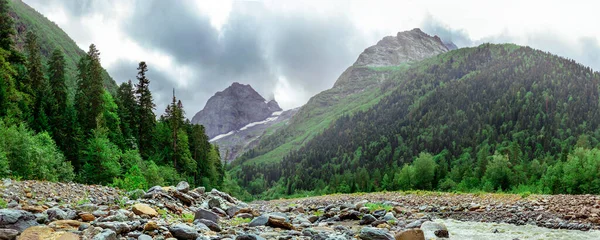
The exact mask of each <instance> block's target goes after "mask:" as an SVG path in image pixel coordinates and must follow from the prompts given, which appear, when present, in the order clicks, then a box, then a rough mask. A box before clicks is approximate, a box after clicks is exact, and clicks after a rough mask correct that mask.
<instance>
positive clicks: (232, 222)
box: [229, 217, 252, 226]
mask: <svg viewBox="0 0 600 240" xmlns="http://www.w3.org/2000/svg"><path fill="white" fill-rule="evenodd" d="M250 221H252V220H251V219H250V218H239V217H236V218H233V219H231V220H229V224H230V225H231V226H239V225H242V224H245V223H249V222H250Z"/></svg>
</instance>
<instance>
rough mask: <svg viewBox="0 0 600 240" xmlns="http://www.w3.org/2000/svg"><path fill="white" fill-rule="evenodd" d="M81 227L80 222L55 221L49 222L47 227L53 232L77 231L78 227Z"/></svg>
mask: <svg viewBox="0 0 600 240" xmlns="http://www.w3.org/2000/svg"><path fill="white" fill-rule="evenodd" d="M80 225H81V222H80V221H76V220H56V221H54V222H51V223H50V224H48V227H51V228H53V229H55V230H59V229H60V230H71V231H74V230H77V229H79V226H80Z"/></svg>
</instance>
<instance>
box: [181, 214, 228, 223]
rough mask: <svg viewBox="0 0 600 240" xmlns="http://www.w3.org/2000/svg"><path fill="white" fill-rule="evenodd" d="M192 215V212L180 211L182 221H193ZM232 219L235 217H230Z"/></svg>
mask: <svg viewBox="0 0 600 240" xmlns="http://www.w3.org/2000/svg"><path fill="white" fill-rule="evenodd" d="M194 217H195V216H194V214H193V213H182V214H181V219H183V221H184V222H188V223H191V222H193V221H194ZM234 220H235V218H234V219H232V221H234Z"/></svg>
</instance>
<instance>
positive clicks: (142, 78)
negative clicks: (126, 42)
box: [135, 62, 156, 158]
mask: <svg viewBox="0 0 600 240" xmlns="http://www.w3.org/2000/svg"><path fill="white" fill-rule="evenodd" d="M137 70H138V75H137V77H136V78H137V80H138V83H137V84H136V85H135V87H136V89H135V94H136V98H137V102H138V109H137V110H138V113H137V120H138V123H137V139H138V147H139V150H140V154H141V155H142V157H144V158H147V157H148V156H150V154H151V152H152V150H151V149H152V133H153V130H154V126H155V124H156V115H154V112H153V110H154V109H155V108H156V105H154V102H153V100H152V93H151V92H150V88H149V85H150V80H149V79H148V78H147V77H146V72H148V66H147V65H146V62H140V64H139V66H138V68H137Z"/></svg>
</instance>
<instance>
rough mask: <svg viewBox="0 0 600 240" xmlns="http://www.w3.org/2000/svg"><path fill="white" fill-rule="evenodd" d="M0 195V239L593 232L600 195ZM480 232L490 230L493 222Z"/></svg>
mask: <svg viewBox="0 0 600 240" xmlns="http://www.w3.org/2000/svg"><path fill="white" fill-rule="evenodd" d="M0 193H1V195H0V196H1V197H2V199H3V200H4V202H5V206H3V209H0V240H2V239H62V240H68V239H94V240H96V239H97V240H103V239H104V240H114V239H138V240H150V239H241V240H245V239H340V240H341V239H404V240H412V239H434V238H435V239H439V238H447V237H451V238H452V236H453V231H454V232H455V236H464V234H465V231H462V230H461V229H458V228H460V226H463V225H464V224H463V225H461V224H454V222H452V224H449V226H450V228H447V227H446V226H445V225H444V222H443V221H440V220H436V219H456V220H462V221H476V222H494V223H508V224H511V225H510V226H518V225H527V226H539V227H543V228H545V229H571V230H578V231H579V232H580V231H588V230H593V233H594V234H597V233H598V232H597V231H595V230H594V229H599V228H600V221H598V213H599V212H600V198H598V196H592V195H581V196H569V195H556V196H546V195H532V196H519V195H508V194H450V193H422V192H415V193H412V194H406V193H397V192H391V193H370V194H340V195H329V196H321V197H310V198H301V199H286V200H273V201H256V202H252V203H244V202H242V201H239V200H237V199H235V198H233V197H231V196H230V195H228V194H227V193H224V192H220V191H218V190H216V189H212V190H206V189H204V188H202V187H200V188H195V189H190V187H189V185H188V184H187V183H185V182H181V183H179V184H178V185H177V186H170V187H161V186H155V187H152V188H150V189H148V190H146V191H142V190H138V191H133V192H125V191H122V190H119V189H114V188H110V187H103V186H95V185H82V184H75V183H50V182H40V181H14V180H8V179H5V180H3V182H2V184H1V186H0ZM453 227H454V228H455V229H453ZM482 229H483V228H482ZM484 231H487V232H486V233H485V234H487V235H486V236H489V235H490V234H491V235H492V236H493V234H494V232H495V231H496V229H487V228H486V230H484ZM500 231H502V229H500V230H498V234H501V232H500ZM461 234H463V235H461ZM485 234H484V235H485ZM561 234H563V236H569V233H568V232H566V233H565V232H561ZM564 234H566V235H564ZM498 236H500V235H498Z"/></svg>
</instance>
